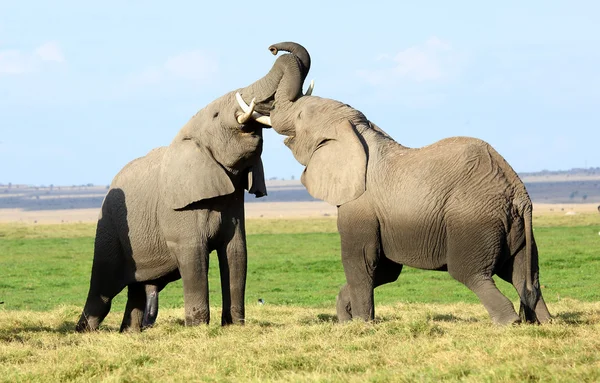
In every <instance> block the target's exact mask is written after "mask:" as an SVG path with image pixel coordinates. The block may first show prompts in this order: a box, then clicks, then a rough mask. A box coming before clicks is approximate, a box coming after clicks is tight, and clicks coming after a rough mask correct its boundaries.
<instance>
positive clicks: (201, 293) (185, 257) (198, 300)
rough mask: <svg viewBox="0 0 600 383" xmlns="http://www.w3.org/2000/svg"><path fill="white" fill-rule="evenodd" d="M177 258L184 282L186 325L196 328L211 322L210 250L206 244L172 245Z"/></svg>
mask: <svg viewBox="0 0 600 383" xmlns="http://www.w3.org/2000/svg"><path fill="white" fill-rule="evenodd" d="M169 248H170V250H171V251H172V252H173V254H174V255H175V257H176V258H177V262H178V264H179V273H180V274H181V280H182V281H183V303H184V306H185V325H186V326H196V325H200V324H208V323H209V322H210V309H209V306H208V303H209V302H208V254H209V251H208V248H207V246H206V244H191V245H181V244H175V243H170V244H169Z"/></svg>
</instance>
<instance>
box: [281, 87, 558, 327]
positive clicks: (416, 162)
mask: <svg viewBox="0 0 600 383" xmlns="http://www.w3.org/2000/svg"><path fill="white" fill-rule="evenodd" d="M271 123H272V126H273V129H275V130H276V131H277V132H278V133H279V134H282V135H285V136H287V138H286V139H285V141H284V142H285V145H286V146H288V147H289V148H290V149H291V151H292V153H293V155H294V157H295V158H296V160H298V162H300V163H301V164H302V165H304V166H305V167H306V168H305V170H304V172H303V174H302V178H301V180H302V183H303V184H304V186H306V188H307V190H308V192H309V193H310V194H311V195H312V196H313V197H315V198H318V199H322V200H325V201H327V202H329V203H330V204H332V205H335V206H337V207H338V221H337V224H338V230H339V233H340V237H341V250H342V263H343V267H344V272H345V275H346V281H347V284H346V285H344V286H343V287H342V288H341V290H340V292H339V295H338V298H337V315H338V319H339V320H340V321H345V320H349V319H351V318H362V319H364V320H372V319H373V318H374V300H373V289H374V288H375V287H377V286H380V285H382V284H385V283H389V282H393V281H395V280H396V279H397V278H398V276H399V275H400V272H401V270H402V266H403V265H407V266H410V267H416V268H420V269H427V270H443V271H448V272H449V273H450V275H452V276H453V277H454V278H455V279H457V280H458V281H460V282H462V283H463V284H465V285H466V286H467V287H468V288H469V289H471V290H472V291H473V292H475V294H477V296H478V297H479V299H480V300H481V302H482V303H483V305H484V306H485V308H486V309H487V311H488V312H489V314H490V316H491V318H492V320H493V321H494V322H495V323H498V324H509V323H516V322H520V321H521V319H522V320H525V321H528V322H536V321H539V322H546V321H548V320H549V319H550V313H549V312H548V309H547V307H546V304H545V302H544V300H543V298H542V293H541V291H540V285H539V280H538V252H537V247H536V244H535V240H534V237H533V231H532V223H531V220H532V217H531V216H532V204H531V200H530V198H529V195H528V194H527V191H526V189H525V186H524V185H523V183H522V182H521V180H520V179H519V177H518V176H517V174H516V173H515V172H514V170H513V169H512V168H511V167H510V166H509V164H508V163H507V162H506V161H505V160H504V159H503V158H502V156H500V154H498V153H497V152H496V151H495V150H494V149H493V148H492V147H491V146H490V145H489V144H487V143H485V142H483V141H481V140H478V139H475V138H468V137H453V138H448V139H444V140H441V141H439V142H436V143H434V144H432V145H429V146H426V147H423V148H418V149H412V148H408V147H405V146H402V145H400V144H398V143H397V142H396V141H394V140H393V139H392V138H391V137H390V136H389V135H388V134H386V133H385V132H384V131H383V130H381V129H380V128H379V127H377V126H376V125H375V124H373V123H372V122H370V121H369V120H367V118H366V117H365V116H364V115H363V114H362V113H361V112H359V111H358V110H356V109H353V108H352V107H350V106H349V105H346V104H343V103H341V102H338V101H335V100H330V99H325V98H319V97H314V96H306V97H300V98H299V99H297V100H295V101H289V100H286V99H284V98H279V97H278V96H277V94H276V96H275V102H274V109H273V110H272V112H271ZM494 274H497V275H499V276H500V277H501V278H502V279H504V280H505V281H508V282H510V283H512V284H513V286H514V287H515V288H516V290H517V292H518V294H519V296H520V299H521V307H520V316H519V315H517V313H516V312H515V309H514V307H513V305H512V303H511V302H510V300H509V299H507V298H506V297H505V296H504V295H503V294H502V293H501V292H500V291H499V290H498V288H497V287H496V285H495V283H494V280H493V279H492V276H493V275H494Z"/></svg>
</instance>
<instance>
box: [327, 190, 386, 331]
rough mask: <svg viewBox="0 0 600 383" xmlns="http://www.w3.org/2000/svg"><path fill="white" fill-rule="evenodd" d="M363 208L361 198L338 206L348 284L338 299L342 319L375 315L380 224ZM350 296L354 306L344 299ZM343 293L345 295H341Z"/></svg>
mask: <svg viewBox="0 0 600 383" xmlns="http://www.w3.org/2000/svg"><path fill="white" fill-rule="evenodd" d="M365 210H366V209H362V208H361V204H360V202H358V200H354V201H351V202H349V203H346V204H344V205H342V206H340V207H339V208H338V231H339V233H340V239H341V248H342V265H343V267H344V273H345V275H346V282H347V287H346V286H344V287H342V290H341V291H340V294H339V295H338V299H340V298H341V302H340V303H339V305H338V306H337V307H338V313H339V314H340V317H339V318H338V320H340V321H342V320H346V319H348V314H351V316H352V318H362V319H363V320H366V321H370V320H373V319H374V318H375V303H374V300H373V289H374V288H375V269H376V268H377V265H378V262H379V257H380V243H379V224H378V221H377V217H375V216H374V215H373V214H369V212H367V211H365ZM348 295H349V297H350V310H348V309H347V304H344V301H345V300H347V297H348ZM340 296H341V297H340Z"/></svg>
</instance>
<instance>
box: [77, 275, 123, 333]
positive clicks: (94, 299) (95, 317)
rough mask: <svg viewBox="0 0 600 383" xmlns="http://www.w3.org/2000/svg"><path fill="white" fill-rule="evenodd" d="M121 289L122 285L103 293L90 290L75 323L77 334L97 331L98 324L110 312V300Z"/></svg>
mask: <svg viewBox="0 0 600 383" xmlns="http://www.w3.org/2000/svg"><path fill="white" fill-rule="evenodd" d="M123 287H124V286H122V285H118V286H117V287H113V288H110V289H108V290H103V291H98V290H96V289H90V292H89V294H88V297H87V300H86V302H85V306H84V308H83V312H82V313H81V317H80V318H79V321H78V322H77V326H76V327H75V330H76V331H78V332H86V331H94V330H97V329H98V327H99V326H100V323H102V321H103V320H104V318H105V317H106V315H107V314H108V312H109V311H110V306H111V301H112V299H113V298H114V297H115V295H117V294H118V293H119V292H120V291H121V290H122V289H123Z"/></svg>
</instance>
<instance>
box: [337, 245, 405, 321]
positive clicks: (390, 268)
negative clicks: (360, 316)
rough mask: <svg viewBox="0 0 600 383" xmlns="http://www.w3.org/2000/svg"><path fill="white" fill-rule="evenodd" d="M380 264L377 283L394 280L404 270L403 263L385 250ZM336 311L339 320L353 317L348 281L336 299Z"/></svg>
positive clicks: (376, 272) (376, 271)
mask: <svg viewBox="0 0 600 383" xmlns="http://www.w3.org/2000/svg"><path fill="white" fill-rule="evenodd" d="M380 257H381V258H380V259H379V264H378V265H377V268H376V269H375V285H374V288H375V287H377V286H381V285H384V284H386V283H390V282H394V281H396V280H397V279H398V276H399V275H400V272H401V271H402V264H399V263H396V262H393V261H390V260H389V259H388V258H386V257H385V255H384V254H383V252H382V253H381V256H380ZM336 311H337V316H338V320H339V321H340V322H345V321H348V320H350V319H352V305H351V303H350V287H349V286H348V284H347V283H346V284H345V285H344V286H342V288H341V289H340V292H339V294H338V296H337V301H336Z"/></svg>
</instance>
